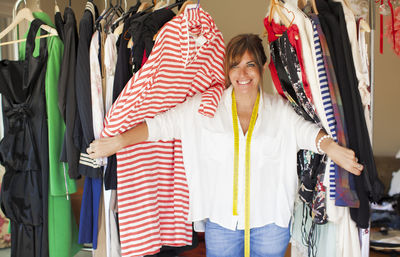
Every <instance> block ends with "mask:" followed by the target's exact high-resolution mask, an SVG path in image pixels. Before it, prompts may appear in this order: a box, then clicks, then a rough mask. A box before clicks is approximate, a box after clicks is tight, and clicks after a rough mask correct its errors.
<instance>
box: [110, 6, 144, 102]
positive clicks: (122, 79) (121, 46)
mask: <svg viewBox="0 0 400 257" xmlns="http://www.w3.org/2000/svg"><path fill="white" fill-rule="evenodd" d="M141 15H143V13H135V14H133V15H132V16H131V17H129V18H128V19H127V20H126V21H125V22H124V28H123V29H122V33H121V35H120V36H119V38H118V40H117V47H118V57H117V64H116V66H115V76H114V86H113V102H114V101H115V100H116V99H117V98H118V96H119V94H120V93H121V91H122V90H123V89H124V87H125V85H126V83H127V82H128V81H129V79H130V78H131V77H132V63H130V60H129V59H130V55H131V50H130V49H129V48H127V46H128V42H129V39H130V34H129V31H128V28H129V26H130V23H131V22H132V21H133V20H134V19H135V18H138V17H140V16H141Z"/></svg>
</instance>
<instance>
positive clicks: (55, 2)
mask: <svg viewBox="0 0 400 257" xmlns="http://www.w3.org/2000/svg"><path fill="white" fill-rule="evenodd" d="M58 12H60V8H59V7H58V4H57V1H54V13H58Z"/></svg>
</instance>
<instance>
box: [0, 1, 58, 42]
mask: <svg viewBox="0 0 400 257" xmlns="http://www.w3.org/2000/svg"><path fill="white" fill-rule="evenodd" d="M34 19H35V17H33V14H32V11H31V10H30V9H28V8H23V9H21V10H20V11H19V12H18V14H17V16H15V19H14V20H13V22H12V23H11V24H10V25H9V26H8V27H7V28H6V29H5V30H3V31H2V32H1V33H0V39H2V38H3V37H4V36H5V35H7V34H8V32H10V31H11V30H12V29H13V28H15V27H16V26H17V25H18V24H20V23H21V22H22V21H24V20H27V21H29V22H32V21H33V20H34ZM40 28H42V29H44V30H45V31H47V32H48V33H49V34H48V35H45V36H47V37H48V36H58V33H57V30H56V29H54V28H52V27H50V26H48V25H42V26H40ZM23 40H25V39H23ZM18 42H20V41H18ZM5 43H9V42H5ZM5 43H2V44H5ZM12 43H16V42H15V41H13V42H11V43H10V44H12Z"/></svg>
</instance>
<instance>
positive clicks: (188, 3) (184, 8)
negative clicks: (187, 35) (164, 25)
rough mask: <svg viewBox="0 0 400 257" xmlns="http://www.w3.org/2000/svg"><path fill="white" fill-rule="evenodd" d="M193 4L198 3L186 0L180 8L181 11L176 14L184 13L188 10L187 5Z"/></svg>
mask: <svg viewBox="0 0 400 257" xmlns="http://www.w3.org/2000/svg"><path fill="white" fill-rule="evenodd" d="M191 4H196V3H195V2H193V1H186V2H185V3H184V4H183V5H182V7H181V9H179V11H178V13H177V14H176V16H178V15H180V14H182V13H183V12H184V11H185V10H186V7H187V6H188V5H191Z"/></svg>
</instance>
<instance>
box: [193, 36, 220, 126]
mask: <svg viewBox="0 0 400 257" xmlns="http://www.w3.org/2000/svg"><path fill="white" fill-rule="evenodd" d="M209 57H210V59H209V62H208V64H209V71H210V73H211V74H210V75H211V86H210V87H209V88H208V89H207V90H206V91H204V92H203V93H202V98H201V103H200V106H199V109H198V111H199V113H200V114H202V115H204V116H207V117H211V118H212V117H214V114H215V112H216V110H217V107H218V103H219V101H220V100H221V97H222V94H223V93H224V90H225V75H224V70H223V67H224V58H225V44H224V39H223V38H222V34H221V33H220V32H219V33H218V34H217V36H216V38H215V39H214V44H213V47H211V48H210V52H209Z"/></svg>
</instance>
